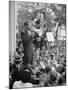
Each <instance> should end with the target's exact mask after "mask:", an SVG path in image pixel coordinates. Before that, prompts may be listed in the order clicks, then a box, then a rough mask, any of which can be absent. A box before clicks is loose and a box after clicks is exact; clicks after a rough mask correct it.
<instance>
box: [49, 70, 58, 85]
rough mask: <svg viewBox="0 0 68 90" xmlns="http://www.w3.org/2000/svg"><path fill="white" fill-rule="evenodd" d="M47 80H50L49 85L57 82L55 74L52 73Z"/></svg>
mask: <svg viewBox="0 0 68 90" xmlns="http://www.w3.org/2000/svg"><path fill="white" fill-rule="evenodd" d="M49 79H50V80H49V83H50V84H51V85H53V84H55V82H56V80H57V74H56V73H54V72H51V73H50V77H49Z"/></svg>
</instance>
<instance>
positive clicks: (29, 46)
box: [9, 1, 67, 89]
mask: <svg viewBox="0 0 68 90" xmlns="http://www.w3.org/2000/svg"><path fill="white" fill-rule="evenodd" d="M66 8H67V6H66V4H61V3H60V4H57V3H45V2H28V1H9V89H23V88H38V87H57V86H66V33H67V31H66Z"/></svg>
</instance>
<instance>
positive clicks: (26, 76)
mask: <svg viewBox="0 0 68 90" xmlns="http://www.w3.org/2000/svg"><path fill="white" fill-rule="evenodd" d="M31 75H32V72H31V70H30V69H29V68H24V69H23V71H21V72H20V79H21V80H22V81H23V82H24V83H26V82H30V81H31Z"/></svg>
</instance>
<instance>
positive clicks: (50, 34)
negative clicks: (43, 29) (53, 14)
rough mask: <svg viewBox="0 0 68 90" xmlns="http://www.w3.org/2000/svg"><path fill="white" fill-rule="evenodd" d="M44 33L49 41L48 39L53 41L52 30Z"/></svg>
mask: <svg viewBox="0 0 68 90" xmlns="http://www.w3.org/2000/svg"><path fill="white" fill-rule="evenodd" d="M46 35H47V39H48V41H49V42H50V41H51V42H54V35H53V32H47V33H46Z"/></svg>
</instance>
